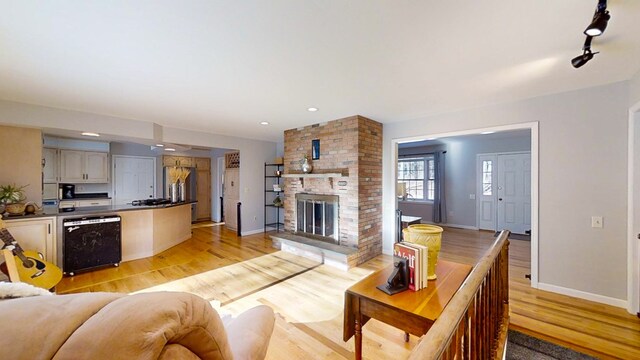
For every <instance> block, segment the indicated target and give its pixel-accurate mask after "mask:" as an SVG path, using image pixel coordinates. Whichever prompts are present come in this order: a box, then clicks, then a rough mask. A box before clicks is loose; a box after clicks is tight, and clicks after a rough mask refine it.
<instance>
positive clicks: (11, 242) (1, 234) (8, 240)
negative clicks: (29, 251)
mask: <svg viewBox="0 0 640 360" xmlns="http://www.w3.org/2000/svg"><path fill="white" fill-rule="evenodd" d="M0 239H2V241H3V242H4V244H5V245H6V246H13V247H14V249H13V254H14V255H15V256H17V257H18V258H19V259H20V261H22V262H23V263H27V262H29V259H27V258H26V256H24V253H23V250H22V248H21V247H20V244H18V241H16V239H15V238H14V237H13V235H11V233H10V232H9V230H7V228H2V229H0Z"/></svg>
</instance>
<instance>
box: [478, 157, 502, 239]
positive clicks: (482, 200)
mask: <svg viewBox="0 0 640 360" xmlns="http://www.w3.org/2000/svg"><path fill="white" fill-rule="evenodd" d="M497 158H498V156H497V155H496V154H483V155H478V157H477V165H476V208H477V209H476V213H477V224H478V228H479V229H484V230H494V231H495V230H496V216H497V210H496V200H497V194H498V191H497V190H498V188H497V186H496V180H497V179H496V177H497V170H496V168H497Z"/></svg>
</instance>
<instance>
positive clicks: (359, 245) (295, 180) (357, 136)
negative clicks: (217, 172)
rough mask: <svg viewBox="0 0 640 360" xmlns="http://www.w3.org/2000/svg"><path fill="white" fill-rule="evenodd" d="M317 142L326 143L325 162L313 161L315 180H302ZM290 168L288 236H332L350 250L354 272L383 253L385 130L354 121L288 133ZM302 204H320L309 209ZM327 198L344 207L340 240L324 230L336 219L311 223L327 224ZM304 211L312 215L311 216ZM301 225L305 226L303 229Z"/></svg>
mask: <svg viewBox="0 0 640 360" xmlns="http://www.w3.org/2000/svg"><path fill="white" fill-rule="evenodd" d="M316 139H317V140H320V158H319V159H317V160H312V165H313V171H312V175H310V177H298V174H300V173H301V172H302V171H301V159H302V158H303V156H304V155H305V154H306V155H307V156H308V157H309V159H311V155H312V150H311V147H312V146H311V142H312V140H316ZM284 164H285V170H284V172H285V174H286V176H289V177H286V178H285V181H284V193H285V195H284V208H285V215H284V224H285V225H284V227H285V230H286V231H287V232H289V233H297V234H301V233H302V232H300V230H301V229H312V233H315V234H318V232H324V233H325V234H326V233H331V238H330V239H329V240H331V241H332V242H334V243H335V244H337V245H339V246H340V247H343V248H345V249H350V251H347V252H346V253H347V255H346V263H347V266H349V267H350V266H355V265H358V264H361V263H363V262H365V261H367V260H369V259H371V258H373V257H375V256H377V255H379V254H381V253H382V124H380V123H378V122H376V121H373V120H370V119H367V118H365V117H362V116H351V117H348V118H344V119H339V120H334V121H330V122H327V123H323V124H315V125H311V126H306V127H303V128H297V129H291V130H287V131H285V133H284ZM296 194H298V196H297V197H296ZM301 194H302V195H301ZM307 194H308V195H312V196H310V197H309V196H307ZM313 195H319V196H316V197H314V196H313ZM297 198H298V200H297ZM300 198H303V199H315V198H318V199H320V200H319V201H317V203H313V205H311V206H309V205H307V206H306V207H305V206H302V205H301V203H300V200H299V199H300ZM327 198H331V199H336V200H337V203H338V205H337V209H338V214H337V220H338V225H337V226H336V228H337V234H334V232H332V231H330V230H329V229H324V228H323V226H325V224H327V223H328V222H329V220H331V219H327V220H313V223H311V221H312V220H308V219H321V216H320V212H322V214H325V213H327V211H328V210H326V209H327V208H326V205H325V204H324V202H322V201H324V200H323V199H327ZM334 201H335V200H334ZM318 203H320V205H318ZM304 209H306V210H304ZM313 209H317V210H315V211H314V210H313ZM300 211H307V216H306V217H305V216H303V214H300ZM331 211H333V210H331ZM309 213H312V214H313V215H309ZM329 214H330V215H331V216H333V214H332V213H330V212H329ZM314 216H315V217H314ZM300 221H305V224H299V222H300ZM316 222H318V223H320V224H321V225H318V224H316ZM314 226H315V228H314ZM313 229H316V230H315V232H313ZM302 235H306V234H304V233H302ZM312 237H313V236H312Z"/></svg>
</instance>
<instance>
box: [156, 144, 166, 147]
mask: <svg viewBox="0 0 640 360" xmlns="http://www.w3.org/2000/svg"><path fill="white" fill-rule="evenodd" d="M156 146H157V147H164V144H156Z"/></svg>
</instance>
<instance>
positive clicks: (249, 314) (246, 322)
mask: <svg viewBox="0 0 640 360" xmlns="http://www.w3.org/2000/svg"><path fill="white" fill-rule="evenodd" d="M274 323H275V316H274V314H273V310H271V308H270V307H268V306H265V305H260V306H257V307H254V308H252V309H249V310H247V311H245V312H243V313H242V314H240V315H239V316H238V317H237V318H235V319H233V320H231V321H229V322H228V323H227V324H226V329H227V336H228V337H229V345H231V351H232V352H233V358H234V359H236V360H258V359H264V357H265V356H266V354H267V348H268V347H269V340H270V339H271V333H273V326H274Z"/></svg>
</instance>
